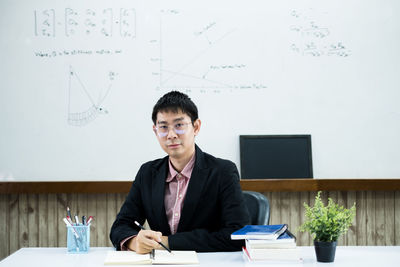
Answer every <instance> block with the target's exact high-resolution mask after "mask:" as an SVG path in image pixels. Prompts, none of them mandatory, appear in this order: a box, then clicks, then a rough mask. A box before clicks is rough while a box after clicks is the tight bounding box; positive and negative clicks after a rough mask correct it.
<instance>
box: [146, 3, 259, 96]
mask: <svg viewBox="0 0 400 267" xmlns="http://www.w3.org/2000/svg"><path fill="white" fill-rule="evenodd" d="M192 15H193V14H188V13H185V12H181V11H180V10H176V9H165V10H161V11H160V25H159V36H158V37H157V38H154V39H153V40H150V44H152V45H153V47H154V48H155V49H154V51H156V50H157V49H158V51H156V52H155V53H154V55H157V56H153V57H152V58H151V59H150V61H151V63H152V64H153V66H154V67H153V69H154V70H157V71H153V72H152V75H153V77H154V78H155V80H157V88H156V89H157V90H161V89H162V90H181V89H185V90H186V91H190V92H195V91H197V92H200V93H207V92H214V93H220V92H226V91H230V92H232V91H234V90H260V89H265V88H267V85H266V83H265V81H264V80H261V81H260V80H259V79H257V77H253V75H252V73H254V72H253V71H252V66H251V63H248V62H246V58H245V57H243V56H240V53H242V54H243V51H241V50H240V46H239V45H234V46H232V44H237V40H238V39H240V38H239V37H238V35H239V34H238V32H237V31H238V30H237V29H236V28H235V26H232V25H231V24H229V23H226V22H223V21H222V20H221V19H220V18H216V19H214V18H213V17H210V16H208V17H206V18H203V17H202V18H201V20H202V21H193V20H191V19H189V18H190V17H191V16H192ZM156 47H157V49H156ZM227 48H229V49H227ZM238 54H239V56H238Z"/></svg>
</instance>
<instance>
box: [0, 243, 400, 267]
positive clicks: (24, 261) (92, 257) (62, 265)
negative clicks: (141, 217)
mask: <svg viewBox="0 0 400 267" xmlns="http://www.w3.org/2000/svg"><path fill="white" fill-rule="evenodd" d="M300 248H301V249H302V255H303V263H302V264H296V265H294V266H327V267H328V266H348V267H357V266H366V267H368V266H371V267H372V266H378V267H390V266H400V246H395V247H364V246H363V247H361V246H360V247H338V248H337V250H336V257H335V262H333V263H318V262H316V259H315V253H314V247H300ZM111 249H112V248H91V249H90V252H89V253H88V254H68V253H67V250H66V248H22V249H20V250H18V251H17V252H15V253H13V254H12V255H10V256H9V257H7V258H5V259H4V260H2V261H1V262H0V267H6V266H7V267H8V266H10V267H11V266H12V267H19V266H29V267H47V266H48V267H75V266H76V267H95V266H98V267H99V266H103V267H104V265H103V261H104V258H105V256H106V252H107V251H108V250H111ZM198 256H199V260H200V266H207V267H249V266H266V264H265V263H263V264H257V263H249V262H246V261H245V260H244V259H243V258H242V252H219V253H198ZM108 266H110V265H108ZM136 266H138V265H136ZM146 266H149V265H146ZM168 266H172V265H168ZM178 266H179V265H178ZM192 266H195V265H192ZM267 266H280V267H284V266H292V265H286V264H275V265H272V264H267ZM120 267H121V265H120Z"/></svg>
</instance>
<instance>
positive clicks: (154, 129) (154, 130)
mask: <svg viewBox="0 0 400 267" xmlns="http://www.w3.org/2000/svg"><path fill="white" fill-rule="evenodd" d="M153 132H154V134H155V135H156V137H158V135H157V129H156V126H155V125H153Z"/></svg>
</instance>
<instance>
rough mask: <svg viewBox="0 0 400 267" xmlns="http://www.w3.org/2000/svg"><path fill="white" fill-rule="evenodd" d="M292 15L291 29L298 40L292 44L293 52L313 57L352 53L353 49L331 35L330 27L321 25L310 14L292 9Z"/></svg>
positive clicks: (342, 55) (344, 55)
mask: <svg viewBox="0 0 400 267" xmlns="http://www.w3.org/2000/svg"><path fill="white" fill-rule="evenodd" d="M290 16H291V18H292V19H293V22H294V23H293V24H292V25H291V26H290V31H291V32H292V33H294V34H295V36H296V40H298V41H295V42H293V43H292V44H291V45H290V49H291V50H292V51H293V52H295V53H298V54H301V55H303V56H312V57H321V56H338V57H348V56H350V55H351V50H350V49H348V47H346V46H345V44H344V43H343V42H342V41H337V40H334V39H333V38H332V37H331V30H330V29H329V28H328V27H326V26H321V25H319V24H318V23H317V22H316V21H315V20H314V19H313V18H311V17H310V16H309V15H308V14H306V13H302V12H300V11H297V10H292V12H291V14H290Z"/></svg>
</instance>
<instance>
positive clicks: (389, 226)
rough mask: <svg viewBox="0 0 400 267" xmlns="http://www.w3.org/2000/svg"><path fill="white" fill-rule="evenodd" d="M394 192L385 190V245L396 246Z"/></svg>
mask: <svg viewBox="0 0 400 267" xmlns="http://www.w3.org/2000/svg"><path fill="white" fill-rule="evenodd" d="M394 227H395V224H394V192H385V245H386V246H394V244H395V241H394V236H395V233H394V231H395V228H394Z"/></svg>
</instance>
